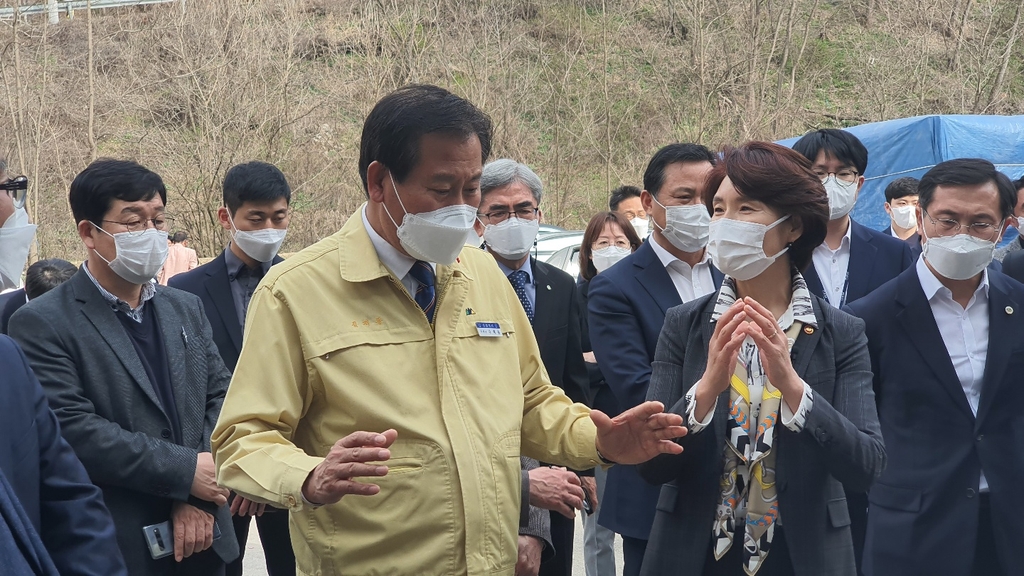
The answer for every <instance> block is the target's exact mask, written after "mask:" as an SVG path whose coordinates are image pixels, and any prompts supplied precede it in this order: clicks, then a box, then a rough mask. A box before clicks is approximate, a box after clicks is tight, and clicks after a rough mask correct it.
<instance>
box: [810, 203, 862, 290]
mask: <svg viewBox="0 0 1024 576" xmlns="http://www.w3.org/2000/svg"><path fill="white" fill-rule="evenodd" d="M852 231H853V221H852V220H851V221H850V225H849V226H847V227H846V235H845V236H843V240H842V241H841V242H840V243H839V248H836V249H835V250H833V249H831V248H829V247H828V244H827V243H826V242H822V243H821V244H820V245H819V246H818V247H817V248H815V249H814V253H813V254H812V255H811V261H812V262H813V263H814V271H815V272H817V273H818V278H819V279H820V280H821V287H822V288H823V289H824V291H825V300H827V301H828V303H829V304H831V305H832V306H834V307H835V308H839V307H840V306H842V305H843V304H846V302H844V301H843V300H845V299H846V294H845V293H844V292H846V288H847V287H848V286H849V285H848V283H847V281H848V279H849V271H850V242H851V239H850V233H851V232H852Z"/></svg>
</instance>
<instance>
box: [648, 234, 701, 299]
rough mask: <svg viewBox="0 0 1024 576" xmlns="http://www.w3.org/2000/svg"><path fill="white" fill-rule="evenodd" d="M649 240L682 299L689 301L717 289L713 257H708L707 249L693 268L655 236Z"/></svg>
mask: <svg viewBox="0 0 1024 576" xmlns="http://www.w3.org/2000/svg"><path fill="white" fill-rule="evenodd" d="M648 242H650V243H651V247H652V248H654V253H655V254H657V255H658V260H661V264H662V266H664V267H665V271H666V272H668V277H669V278H671V279H672V284H673V285H674V286H675V287H676V292H678V293H679V299H680V300H682V301H683V302H689V301H690V300H694V299H696V298H700V297H701V296H704V295H706V294H711V293H712V292H714V291H715V282H714V280H712V279H711V259H710V258H709V257H708V251H707V250H704V256H703V257H701V259H700V262H698V263H697V265H696V266H693V267H692V268H691V267H690V265H689V264H687V263H686V262H683V261H682V260H680V259H678V258H676V257H675V256H673V255H672V254H670V253H669V251H668V250H666V249H665V248H664V247H663V246H662V245H661V244H658V241H657V240H655V239H654V238H650V239H649V240H648Z"/></svg>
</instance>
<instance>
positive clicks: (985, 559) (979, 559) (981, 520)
mask: <svg viewBox="0 0 1024 576" xmlns="http://www.w3.org/2000/svg"><path fill="white" fill-rule="evenodd" d="M980 496H981V507H980V509H979V511H978V541H977V543H976V544H975V545H974V546H975V547H974V564H973V566H972V567H971V576H1006V574H1008V573H1009V572H1007V571H1006V570H1005V569H1004V568H1003V565H1002V563H1000V561H999V551H998V550H996V543H995V528H993V527H992V506H991V503H990V501H989V497H988V494H981V495H980Z"/></svg>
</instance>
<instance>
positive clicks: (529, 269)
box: [495, 258, 533, 284]
mask: <svg viewBox="0 0 1024 576" xmlns="http://www.w3.org/2000/svg"><path fill="white" fill-rule="evenodd" d="M530 260H531V259H530V258H527V259H526V262H523V265H522V266H520V267H519V269H520V270H522V271H523V272H526V283H527V284H533V263H532V262H530ZM495 262H497V264H498V268H501V271H502V273H503V274H505V277H506V278H507V277H508V275H509V274H511V273H513V272H515V270H513V269H511V268H509V267H508V266H505V265H504V264H502V263H501V262H498V260H497V259H495Z"/></svg>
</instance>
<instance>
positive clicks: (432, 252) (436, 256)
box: [384, 171, 476, 266]
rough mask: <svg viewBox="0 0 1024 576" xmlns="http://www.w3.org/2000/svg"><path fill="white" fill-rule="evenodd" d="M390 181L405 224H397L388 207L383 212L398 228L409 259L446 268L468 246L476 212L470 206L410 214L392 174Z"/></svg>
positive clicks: (454, 206) (456, 205)
mask: <svg viewBox="0 0 1024 576" xmlns="http://www.w3.org/2000/svg"><path fill="white" fill-rule="evenodd" d="M388 178H391V186H392V188H394V189H395V196H396V197H397V198H398V204H399V205H400V206H401V207H402V210H405V217H404V218H402V224H401V225H399V224H398V223H397V222H395V219H394V217H392V216H391V212H389V211H388V207H387V206H384V212H385V213H387V215H388V218H391V223H392V224H394V225H395V227H396V228H398V241H399V242H401V243H402V248H404V249H405V251H406V252H407V253H408V254H409V256H412V257H413V258H415V259H417V260H422V261H424V262H432V263H434V264H442V265H444V266H447V265H449V264H451V263H452V262H455V259H456V258H458V256H459V252H462V247H463V246H465V245H466V238H468V237H469V233H470V232H471V231H472V230H473V222H475V221H476V208H474V207H472V206H469V205H467V204H455V205H453V206H445V207H444V208H438V209H437V210H433V211H431V212H422V213H420V214H410V213H409V211H408V210H406V209H405V203H404V202H402V196H401V195H399V194H398V186H395V178H394V176H392V175H391V172H390V171H388Z"/></svg>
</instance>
